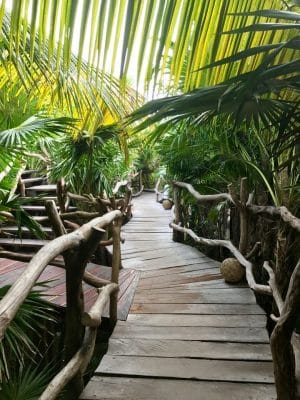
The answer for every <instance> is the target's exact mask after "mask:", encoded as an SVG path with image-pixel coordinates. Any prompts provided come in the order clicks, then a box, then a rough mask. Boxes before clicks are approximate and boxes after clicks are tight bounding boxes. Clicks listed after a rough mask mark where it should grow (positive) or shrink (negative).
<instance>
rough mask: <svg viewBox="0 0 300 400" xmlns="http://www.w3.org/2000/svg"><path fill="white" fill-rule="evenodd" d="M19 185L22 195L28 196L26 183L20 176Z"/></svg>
mask: <svg viewBox="0 0 300 400" xmlns="http://www.w3.org/2000/svg"><path fill="white" fill-rule="evenodd" d="M18 186H19V191H20V195H21V196H22V197H26V188H25V184H24V182H23V180H22V178H21V177H20V178H19V182H18Z"/></svg>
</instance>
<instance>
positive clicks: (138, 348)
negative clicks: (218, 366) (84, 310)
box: [107, 338, 272, 361]
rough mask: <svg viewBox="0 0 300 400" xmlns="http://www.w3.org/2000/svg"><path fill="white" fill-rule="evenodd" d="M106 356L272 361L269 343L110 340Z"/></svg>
mask: <svg viewBox="0 0 300 400" xmlns="http://www.w3.org/2000/svg"><path fill="white" fill-rule="evenodd" d="M107 354H108V355H115V356H143V357H177V358H179V357H186V358H207V359H220V360H256V361H271V360H272V355H271V349H270V345H269V344H253V343H229V342H226V343H223V342H203V341H190V342H189V341H186V340H153V339H148V340H144V339H114V338H112V339H110V341H109V347H108V352H107Z"/></svg>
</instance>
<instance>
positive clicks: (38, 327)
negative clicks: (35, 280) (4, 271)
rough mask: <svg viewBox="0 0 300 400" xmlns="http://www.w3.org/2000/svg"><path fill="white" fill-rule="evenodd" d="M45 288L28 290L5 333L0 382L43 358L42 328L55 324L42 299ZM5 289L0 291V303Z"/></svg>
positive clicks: (53, 314) (0, 350)
mask: <svg viewBox="0 0 300 400" xmlns="http://www.w3.org/2000/svg"><path fill="white" fill-rule="evenodd" d="M45 285H46V283H42V284H39V286H40V287H41V288H40V289H37V288H35V289H34V290H32V292H31V293H30V294H29V295H28V297H27V298H26V300H25V301H24V303H23V304H22V306H21V308H20V309H19V311H18V313H17V314H16V317H15V318H14V320H13V321H12V323H11V324H10V325H9V327H8V329H7V330H6V333H5V335H4V338H3V340H2V341H1V344H0V376H1V380H4V381H8V380H9V379H10V378H11V376H12V375H15V372H16V371H19V370H22V368H24V366H25V365H28V362H30V363H31V362H33V365H34V363H38V362H39V360H41V359H42V358H43V357H44V355H43V354H42V353H41V344H42V343H43V340H44V339H45V334H44V330H45V327H46V324H47V323H48V324H49V322H51V323H54V324H55V323H57V317H58V313H57V311H56V310H55V308H54V307H53V305H51V304H50V303H47V302H46V301H45V300H44V299H42V296H41V295H42V290H43V288H44V287H45ZM9 288H10V287H9V286H4V287H2V288H0V298H1V299H2V298H3V297H4V296H5V294H6V293H7V292H8V290H9ZM26 363H27V364H26Z"/></svg>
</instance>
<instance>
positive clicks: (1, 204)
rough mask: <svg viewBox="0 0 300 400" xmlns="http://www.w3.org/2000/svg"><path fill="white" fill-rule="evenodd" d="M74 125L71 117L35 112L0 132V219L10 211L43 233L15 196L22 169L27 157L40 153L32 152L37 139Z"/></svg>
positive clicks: (52, 135) (22, 222) (39, 234)
mask: <svg viewBox="0 0 300 400" xmlns="http://www.w3.org/2000/svg"><path fill="white" fill-rule="evenodd" d="M71 127H72V120H71V119H69V118H63V117H61V118H46V117H42V116H33V117H30V118H28V119H26V120H25V121H23V122H22V123H21V124H20V125H18V126H15V127H10V128H9V129H5V130H2V131H1V132H0V171H1V172H0V211H1V215H0V219H1V220H5V219H6V218H7V216H8V214H7V212H10V213H12V214H13V215H14V217H15V218H16V221H17V223H18V225H19V226H20V225H24V226H26V227H28V228H29V229H30V230H31V231H32V232H33V233H34V234H36V235H37V236H39V237H41V236H42V230H41V229H40V226H39V224H37V223H36V222H35V221H34V220H33V219H32V218H30V216H29V215H28V214H27V213H26V212H25V211H24V210H23V209H22V207H21V206H22V204H23V203H24V200H21V199H19V198H18V197H17V196H15V194H14V191H15V189H16V186H17V183H18V179H19V177H20V172H21V171H22V169H24V167H25V166H26V163H27V161H28V158H30V157H34V158H35V157H38V158H40V157H41V154H40V152H37V151H36V152H31V149H32V148H33V147H35V148H37V147H38V145H37V142H39V139H40V140H42V139H43V138H45V137H46V138H49V137H52V138H54V137H55V136H57V135H58V134H59V133H62V132H66V131H67V130H68V129H70V128H71Z"/></svg>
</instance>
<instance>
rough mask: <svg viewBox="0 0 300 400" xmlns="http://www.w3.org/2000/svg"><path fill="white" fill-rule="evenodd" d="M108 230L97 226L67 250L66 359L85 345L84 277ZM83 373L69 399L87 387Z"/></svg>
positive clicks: (65, 254) (71, 383)
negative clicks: (79, 243)
mask: <svg viewBox="0 0 300 400" xmlns="http://www.w3.org/2000/svg"><path fill="white" fill-rule="evenodd" d="M104 233H105V230H103V229H100V228H93V229H92V231H91V233H90V235H89V238H88V240H87V241H86V242H85V243H83V244H82V245H80V246H79V248H78V249H76V250H71V251H68V252H67V253H64V255H63V256H64V261H65V266H66V300H67V307H66V327H65V338H64V348H65V356H64V362H65V363H68V362H69V361H70V360H71V358H72V357H73V356H74V354H75V353H76V352H77V351H78V349H79V348H80V346H81V343H82V339H83V334H84V328H83V325H82V323H81V321H82V316H83V311H84V299H83V290H82V280H83V275H84V271H85V267H86V264H87V262H88V259H89V257H90V256H91V254H92V253H93V252H94V251H95V249H96V247H97V246H98V244H99V242H100V240H101V238H102V237H103V234H104ZM83 387H84V385H83V377H82V372H81V371H80V372H78V373H77V374H76V375H75V377H74V378H73V379H72V381H71V382H70V384H69V385H68V389H67V393H68V399H70V400H71V399H76V398H78V396H79V394H80V393H81V392H82V390H83Z"/></svg>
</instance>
